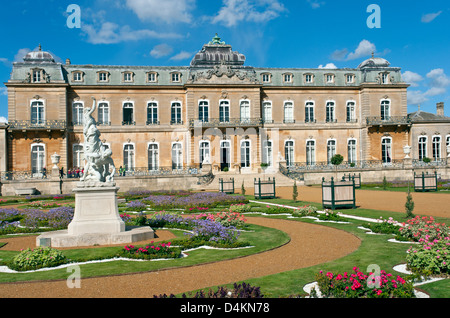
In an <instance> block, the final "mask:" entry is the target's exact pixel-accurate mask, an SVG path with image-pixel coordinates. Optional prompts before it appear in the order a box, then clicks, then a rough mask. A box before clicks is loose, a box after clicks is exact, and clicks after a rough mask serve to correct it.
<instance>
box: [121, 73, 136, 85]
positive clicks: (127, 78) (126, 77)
mask: <svg viewBox="0 0 450 318" xmlns="http://www.w3.org/2000/svg"><path fill="white" fill-rule="evenodd" d="M122 75H123V82H124V83H132V82H133V81H134V73H133V72H123V73H122Z"/></svg>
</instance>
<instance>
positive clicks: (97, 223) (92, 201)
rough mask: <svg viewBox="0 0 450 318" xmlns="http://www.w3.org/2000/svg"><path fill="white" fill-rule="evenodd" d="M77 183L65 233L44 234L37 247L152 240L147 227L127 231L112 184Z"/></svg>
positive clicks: (115, 190) (40, 237) (150, 230)
mask: <svg viewBox="0 0 450 318" xmlns="http://www.w3.org/2000/svg"><path fill="white" fill-rule="evenodd" d="M93 185H94V186H92V184H90V183H89V182H80V183H79V184H78V185H77V186H78V187H77V188H75V189H74V190H73V192H75V212H74V217H73V220H72V222H71V223H70V224H69V226H68V229H67V230H61V231H54V232H48V233H44V234H42V235H40V236H38V237H37V238H36V245H37V246H41V245H45V246H52V247H71V246H93V245H110V244H127V243H132V242H137V241H142V240H147V239H151V238H154V231H153V230H152V229H151V228H150V227H148V226H143V227H136V228H132V229H128V230H127V229H126V227H125V223H124V222H123V220H122V219H121V217H120V215H119V210H118V205H117V191H118V190H119V188H118V187H116V186H115V184H114V183H94V184H93Z"/></svg>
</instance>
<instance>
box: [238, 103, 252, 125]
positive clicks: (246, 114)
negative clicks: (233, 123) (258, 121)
mask: <svg viewBox="0 0 450 318" xmlns="http://www.w3.org/2000/svg"><path fill="white" fill-rule="evenodd" d="M240 110H241V121H248V120H250V101H248V100H242V101H241V104H240Z"/></svg>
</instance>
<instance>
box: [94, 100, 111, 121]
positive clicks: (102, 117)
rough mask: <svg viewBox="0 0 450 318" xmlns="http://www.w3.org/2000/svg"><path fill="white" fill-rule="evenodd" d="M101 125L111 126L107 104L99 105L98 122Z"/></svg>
mask: <svg viewBox="0 0 450 318" xmlns="http://www.w3.org/2000/svg"><path fill="white" fill-rule="evenodd" d="M97 123H98V124H99V125H109V124H110V121H109V104H108V103H107V102H100V103H98V122H97Z"/></svg>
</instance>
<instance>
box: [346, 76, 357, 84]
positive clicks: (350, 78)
mask: <svg viewBox="0 0 450 318" xmlns="http://www.w3.org/2000/svg"><path fill="white" fill-rule="evenodd" d="M345 82H346V83H347V84H353V83H355V75H353V74H345Z"/></svg>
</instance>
